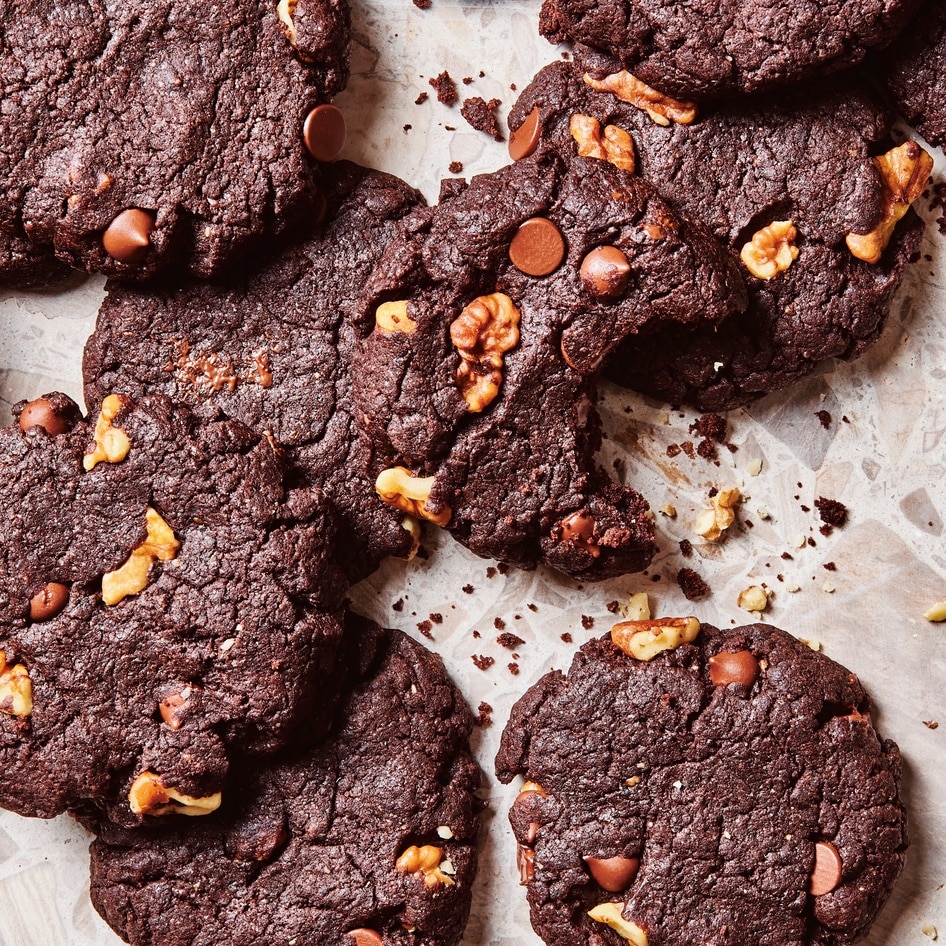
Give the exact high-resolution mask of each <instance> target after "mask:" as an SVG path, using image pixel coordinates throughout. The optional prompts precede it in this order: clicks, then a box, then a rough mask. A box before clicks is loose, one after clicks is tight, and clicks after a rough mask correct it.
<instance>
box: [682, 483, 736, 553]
mask: <svg viewBox="0 0 946 946" xmlns="http://www.w3.org/2000/svg"><path fill="white" fill-rule="evenodd" d="M739 496H740V494H739V487H738V486H733V487H732V488H730V489H722V490H720V491H719V492H718V493H717V494H716V495H715V496H714V497H713V499H712V503H713V506H712V508H711V509H704V510H703V512H701V513H700V515H699V516H698V517H697V520H696V525H695V526H694V527H693V531H694V532H696V534H697V535H699V536H702V537H703V538H704V539H706V541H707V542H718V541H719V540H720V538H721V537H722V535H723V533H724V532H725V531H726V530H727V529H728V528H729V527H730V526H731V525H732V524H733V523H734V522H735V521H736V513H735V506H736V503H738V502H739Z"/></svg>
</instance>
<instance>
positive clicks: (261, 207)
mask: <svg viewBox="0 0 946 946" xmlns="http://www.w3.org/2000/svg"><path fill="white" fill-rule="evenodd" d="M0 20H2V23H3V43H2V46H0V100H2V101H3V108H2V109H0V180H2V181H3V182H4V186H3V191H2V195H0V281H14V280H15V281H17V282H18V283H23V282H28V281H35V280H36V279H37V278H40V277H41V276H42V275H44V274H47V270H48V267H49V266H50V265H51V263H52V261H53V257H56V258H58V259H59V260H60V261H61V262H63V263H67V264H69V265H71V266H75V267H77V268H80V269H87V270H90V271H102V272H108V273H117V274H122V275H125V276H134V277H147V276H150V275H152V274H153V273H154V272H156V271H157V270H159V269H162V268H164V267H166V266H168V265H171V264H176V265H180V266H183V267H185V268H186V269H188V270H190V271H191V272H193V273H196V274H198V275H201V276H207V275H210V274H211V273H214V272H218V271H219V270H221V269H222V268H223V267H224V266H225V265H227V264H228V263H229V262H231V261H233V260H235V259H237V258H239V257H241V256H243V255H245V254H246V253H247V252H248V250H249V249H250V248H251V247H252V246H253V244H255V243H257V242H258V241H259V240H260V238H261V237H263V236H265V235H271V234H272V233H274V232H279V231H281V230H283V229H285V228H286V227H288V226H290V225H291V224H293V223H294V222H296V221H298V220H301V219H305V218H306V216H308V215H310V214H311V213H312V211H313V208H314V207H316V206H317V205H318V200H319V194H318V184H317V178H318V171H317V169H316V165H315V162H314V161H313V160H312V156H314V157H316V158H318V159H319V160H327V159H331V158H333V157H335V155H336V154H337V153H338V149H339V148H340V147H341V142H342V140H343V137H344V123H343V122H342V121H341V116H340V114H339V113H338V112H337V110H335V109H334V107H332V106H330V105H328V104H327V102H328V100H329V99H330V98H331V96H332V95H334V94H335V93H336V92H338V91H340V90H341V89H342V88H343V87H344V85H345V82H346V81H347V76H348V55H349V53H348V41H349V13H348V7H347V3H346V2H345V0H288V2H287V0H282V2H281V3H279V4H278V7H277V3H276V2H275V0H238V2H235V3H227V4H216V5H214V4H210V5H208V4H206V3H199V2H196V0H185V2H180V0H147V2H142V0H131V2H119V0H98V2H92V0H44V2H42V3H39V4H37V3H28V2H21V0H7V2H5V3H4V4H3V10H2V16H0ZM306 145H308V150H307V147H306Z"/></svg>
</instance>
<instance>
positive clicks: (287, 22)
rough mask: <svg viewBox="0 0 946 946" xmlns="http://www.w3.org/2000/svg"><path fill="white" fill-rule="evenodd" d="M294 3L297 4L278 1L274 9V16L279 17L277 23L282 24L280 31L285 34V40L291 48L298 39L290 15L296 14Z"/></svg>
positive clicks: (285, 0) (295, 0)
mask: <svg viewBox="0 0 946 946" xmlns="http://www.w3.org/2000/svg"><path fill="white" fill-rule="evenodd" d="M296 3H298V0H279V5H278V6H277V7H276V16H278V17H279V22H280V23H281V24H282V31H283V32H284V33H285V34H286V39H288V40H289V43H290V45H292V46H295V45H296V41H297V40H298V38H299V34H298V33H297V32H296V24H295V23H294V22H293V19H292V15H293V14H294V13H295V12H296Z"/></svg>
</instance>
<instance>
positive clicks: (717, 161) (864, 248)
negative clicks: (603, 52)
mask: <svg viewBox="0 0 946 946" xmlns="http://www.w3.org/2000/svg"><path fill="white" fill-rule="evenodd" d="M646 104H647V103H645V105H646ZM645 105H641V104H635V103H633V102H629V101H625V100H623V99H622V98H620V97H619V96H618V95H616V94H614V93H613V92H610V91H596V90H595V89H593V88H592V87H591V85H590V84H589V81H588V77H586V76H585V74H584V73H583V72H582V70H581V69H579V68H577V67H576V66H575V65H573V64H570V63H557V64H554V65H551V66H547V67H546V68H545V69H543V70H542V71H541V72H540V73H539V74H538V75H537V76H536V78H535V79H534V80H533V82H532V83H531V85H530V86H529V87H528V88H527V89H526V90H524V92H523V94H522V96H521V97H520V99H519V101H518V102H517V103H516V105H515V106H514V107H513V109H512V112H511V113H510V117H509V124H510V128H511V129H513V132H512V135H511V138H510V141H511V142H516V141H517V139H520V138H521V139H523V140H524V139H525V138H528V141H529V143H530V145H531V150H532V152H534V153H536V154H542V153H544V152H545V151H548V150H551V151H554V152H556V153H559V154H562V153H564V154H569V155H574V156H579V155H582V154H585V153H586V149H585V148H584V146H583V136H582V135H581V134H579V135H578V136H577V137H576V130H577V129H580V128H581V127H586V128H587V127H592V128H598V129H601V130H606V129H612V131H611V135H612V137H614V136H616V135H617V134H618V133H624V134H626V135H627V136H628V138H629V139H630V141H631V144H632V146H633V150H634V156H635V165H634V167H635V170H634V173H635V175H639V176H641V177H643V178H644V179H646V180H647V181H648V182H649V183H651V184H652V185H653V186H654V187H655V188H656V189H657V190H658V192H659V193H660V194H661V196H662V197H663V198H664V199H665V200H666V201H667V202H668V203H669V204H670V205H671V206H672V207H673V208H674V210H675V211H676V212H677V213H679V214H682V215H684V216H689V217H692V218H694V219H698V220H700V221H702V222H703V223H704V224H706V225H707V226H708V227H709V228H710V229H711V230H712V231H713V233H714V234H715V235H716V236H717V237H718V238H719V239H720V240H721V241H722V242H723V243H724V244H725V245H726V246H727V247H728V249H729V251H730V253H731V254H732V257H733V259H734V261H735V262H736V264H737V266H738V267H739V270H740V272H741V273H742V274H743V277H744V279H745V282H746V286H747V289H748V293H749V304H748V307H747V308H746V309H745V310H744V311H743V312H741V313H737V314H735V315H734V317H733V318H731V319H729V320H727V321H726V322H725V323H724V324H722V325H720V326H717V327H710V326H700V325H667V326H665V327H663V328H660V329H658V330H657V331H655V332H652V333H648V334H647V335H646V336H640V337H630V338H628V340H627V341H626V342H625V343H624V345H623V346H622V347H621V348H620V350H619V351H618V353H617V354H616V355H615V356H613V357H612V358H611V361H610V363H609V367H608V371H609V374H610V375H611V377H613V378H614V380H616V381H618V383H620V384H624V385H627V386H630V387H634V388H637V389H638V390H640V391H643V392H644V393H647V394H650V395H653V396H655V397H659V398H661V399H664V400H666V401H668V402H670V403H673V404H680V403H683V402H688V403H691V404H693V405H695V406H697V407H698V408H700V409H701V410H723V409H727V408H732V407H736V406H739V405H742V404H745V403H747V402H748V401H751V400H752V399H753V398H757V397H759V396H761V395H762V394H765V393H768V392H770V391H774V390H777V389H779V388H783V387H785V386H786V385H788V384H790V383H792V382H793V381H795V380H797V379H799V378H801V377H803V376H805V375H806V374H809V373H811V372H812V371H814V370H815V369H816V368H817V366H818V364H819V362H821V361H823V360H824V359H825V358H845V359H852V358H856V357H858V356H860V355H861V354H863V353H864V352H865V351H866V350H867V349H868V348H869V347H870V346H871V345H872V344H873V343H874V342H875V341H876V339H877V338H878V337H879V335H880V333H881V331H882V330H883V326H884V324H885V321H886V318H887V314H888V312H889V309H890V304H891V300H892V298H893V294H894V292H895V290H896V288H897V286H898V285H899V284H900V281H901V278H902V276H903V273H904V271H905V269H906V267H907V264H908V262H909V261H910V259H911V257H913V255H914V254H915V253H916V252H917V250H918V248H919V241H920V237H921V233H922V226H923V225H922V222H921V220H920V218H919V217H918V216H917V215H916V214H915V213H913V212H912V211H910V210H909V203H910V202H911V201H912V200H914V199H915V198H916V196H917V194H918V193H919V192H920V191H922V189H923V187H924V186H925V184H926V179H927V178H928V176H929V163H928V162H929V159H928V156H927V155H925V153H924V152H923V151H922V149H920V148H919V146H918V145H916V144H915V143H913V142H909V143H907V144H906V145H903V146H901V148H900V149H895V148H894V147H893V143H892V141H890V140H889V137H888V133H889V130H890V115H889V114H888V112H887V111H886V110H885V109H883V108H881V107H880V106H879V105H878V104H877V103H876V102H875V101H874V100H873V99H872V98H871V97H870V96H869V95H868V94H867V93H866V92H864V91H863V90H860V89H855V88H853V87H850V86H847V87H846V86H844V85H840V86H835V88H833V89H832V90H828V91H824V90H819V89H810V90H809V91H808V92H806V93H805V94H804V95H801V94H798V93H793V94H792V95H785V96H770V97H766V98H764V99H761V100H758V101H756V102H755V103H754V104H751V105H746V104H744V103H742V102H734V103H732V104H722V105H716V106H712V107H706V108H703V109H701V110H700V111H699V113H698V114H697V116H696V118H695V119H694V120H693V121H691V122H690V123H689V124H682V123H679V122H675V121H667V122H665V123H662V124H658V123H656V122H655V121H654V120H653V117H652V115H651V114H650V113H649V112H648V110H647V107H645ZM648 107H649V106H648ZM592 123H593V125H592ZM520 130H521V131H520ZM903 149H906V150H905V151H904V150H903ZM511 150H513V149H512V147H511ZM907 152H909V153H907ZM878 154H879V156H878ZM591 158H592V159H594V158H597V159H598V160H605V161H607V162H608V163H611V164H614V163H616V162H615V161H614V159H613V157H612V156H610V155H608V154H596V155H595V154H593V155H591ZM907 166H908V167H907ZM914 184H915V185H916V186H915V187H914V186H912V185H914ZM907 191H909V192H910V196H909V198H907V197H906V196H905V195H906V192H907ZM901 217H902V218H903V219H900V218H901Z"/></svg>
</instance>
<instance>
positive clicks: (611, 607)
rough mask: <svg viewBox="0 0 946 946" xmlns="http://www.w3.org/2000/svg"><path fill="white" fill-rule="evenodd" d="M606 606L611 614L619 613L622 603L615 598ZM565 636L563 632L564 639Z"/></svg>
mask: <svg viewBox="0 0 946 946" xmlns="http://www.w3.org/2000/svg"><path fill="white" fill-rule="evenodd" d="M605 607H606V608H607V609H608V612H609V613H610V614H617V613H618V609H619V608H620V605H619V604H618V603H617V600H614V601H609V602H608V603H607V604H606V605H605ZM570 636H571V635H569V637H570ZM564 638H565V635H564V634H563V635H562V639H563V640H564Z"/></svg>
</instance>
